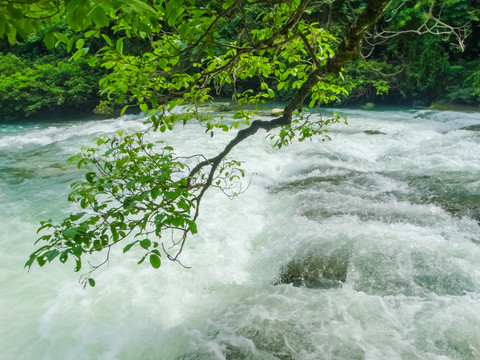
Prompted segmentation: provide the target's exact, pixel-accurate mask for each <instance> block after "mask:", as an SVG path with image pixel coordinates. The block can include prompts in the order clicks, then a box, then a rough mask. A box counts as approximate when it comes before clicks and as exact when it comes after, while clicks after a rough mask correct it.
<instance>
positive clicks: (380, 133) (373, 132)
mask: <svg viewBox="0 0 480 360" xmlns="http://www.w3.org/2000/svg"><path fill="white" fill-rule="evenodd" d="M364 133H365V134H367V135H387V134H385V133H384V132H381V131H378V130H365V131H364Z"/></svg>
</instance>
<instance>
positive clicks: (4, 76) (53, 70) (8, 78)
mask: <svg viewBox="0 0 480 360" xmlns="http://www.w3.org/2000/svg"><path fill="white" fill-rule="evenodd" d="M98 77H99V72H98V71H95V70H93V69H91V68H90V67H89V66H88V64H87V63H86V62H85V61H79V62H76V63H72V62H64V61H58V60H53V61H52V60H50V61H45V63H39V62H37V63H35V62H32V61H29V60H26V59H23V58H19V57H17V56H15V55H11V54H7V55H2V56H0V119H2V118H3V119H7V120H8V119H16V118H24V117H28V116H32V115H38V114H39V113H41V112H45V111H48V110H55V111H59V110H62V109H65V110H67V109H68V110H72V109H75V110H76V111H77V112H78V113H81V112H84V111H85V108H88V103H89V102H96V101H98V100H97V99H98V84H97V81H98ZM90 107H92V105H90Z"/></svg>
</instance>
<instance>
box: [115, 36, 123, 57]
mask: <svg viewBox="0 0 480 360" xmlns="http://www.w3.org/2000/svg"><path fill="white" fill-rule="evenodd" d="M115 49H116V50H117V52H118V53H119V54H120V55H123V38H120V39H118V40H117V44H116V45H115Z"/></svg>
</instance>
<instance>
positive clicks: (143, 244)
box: [140, 239, 152, 250]
mask: <svg viewBox="0 0 480 360" xmlns="http://www.w3.org/2000/svg"><path fill="white" fill-rule="evenodd" d="M151 245H152V242H151V241H150V240H149V239H144V240H142V241H140V246H141V247H142V248H144V249H145V250H148V248H149V247H150V246H151Z"/></svg>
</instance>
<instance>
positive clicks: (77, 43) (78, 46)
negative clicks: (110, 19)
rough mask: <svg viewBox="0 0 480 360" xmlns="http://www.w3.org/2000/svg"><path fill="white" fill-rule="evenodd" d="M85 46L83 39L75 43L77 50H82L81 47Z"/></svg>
mask: <svg viewBox="0 0 480 360" xmlns="http://www.w3.org/2000/svg"><path fill="white" fill-rule="evenodd" d="M84 44H85V39H78V40H77V42H76V43H75V47H76V48H77V50H79V49H81V48H83V45H84Z"/></svg>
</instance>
